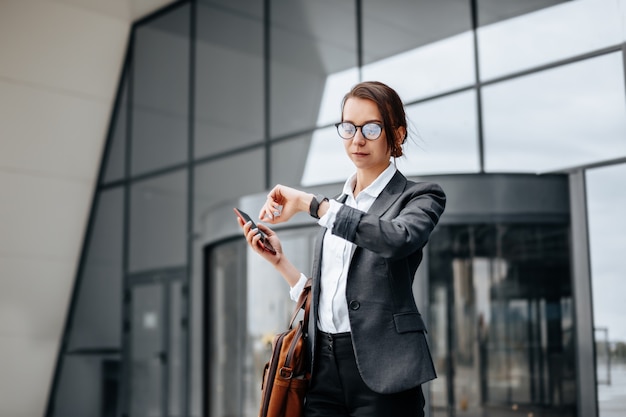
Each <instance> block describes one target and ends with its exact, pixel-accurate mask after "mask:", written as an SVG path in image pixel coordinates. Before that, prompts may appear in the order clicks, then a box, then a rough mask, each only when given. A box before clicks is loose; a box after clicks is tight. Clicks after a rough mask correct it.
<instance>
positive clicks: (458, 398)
mask: <svg viewBox="0 0 626 417" xmlns="http://www.w3.org/2000/svg"><path fill="white" fill-rule="evenodd" d="M568 242H569V241H568V227H567V225H555V224H543V225H542V224H512V225H503V224H494V225H464V226H442V227H440V228H438V229H437V231H436V232H435V233H434V234H433V237H432V238H431V242H430V248H429V264H428V265H429V277H430V278H429V279H430V328H429V331H430V337H431V347H432V350H433V356H434V359H435V365H436V367H437V371H438V374H439V378H438V379H436V380H435V381H433V382H432V383H431V384H430V386H431V416H435V417H452V416H481V417H490V416H507V415H509V413H511V415H535V416H552V415H557V414H558V415H559V416H571V417H574V416H575V415H576V413H575V411H576V410H575V404H576V399H575V389H576V379H575V369H574V346H573V335H572V326H573V311H572V297H571V284H570V282H571V277H570V272H569V260H568V259H569V255H568V253H569V243H568ZM555 413H557V414H555Z"/></svg>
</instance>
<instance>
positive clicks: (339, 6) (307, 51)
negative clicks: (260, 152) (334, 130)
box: [269, 0, 358, 138]
mask: <svg viewBox="0 0 626 417" xmlns="http://www.w3.org/2000/svg"><path fill="white" fill-rule="evenodd" d="M270 21H271V27H270V29H271V34H270V39H271V45H270V52H271V55H272V56H271V62H270V67H271V68H270V76H271V80H270V90H271V91H269V97H270V100H271V103H270V105H271V109H270V117H271V120H270V135H271V136H272V137H273V138H276V137H280V136H285V135H288V134H292V133H295V132H301V131H303V130H307V129H311V128H313V127H315V126H316V124H318V120H319V115H320V114H326V115H328V114H331V115H332V117H334V118H338V117H339V116H338V115H339V101H332V100H331V98H332V99H334V97H331V98H326V99H323V97H324V91H325V86H327V81H328V77H329V76H330V75H331V74H336V73H341V72H342V71H345V70H348V69H353V68H355V67H356V66H357V53H356V52H357V43H356V36H355V34H356V12H355V2H354V1H352V0H333V1H328V0H326V1H307V0H273V1H272V7H271V15H270ZM333 81H336V80H335V79H333ZM356 81H358V80H357V79H356V78H354V79H347V80H342V81H341V82H340V83H339V85H338V84H337V83H335V82H333V83H332V85H329V86H328V87H333V88H339V91H340V92H341V93H342V94H345V92H347V90H348V89H349V87H351V86H352V85H353V84H355V83H356ZM320 103H321V104H323V105H330V110H324V109H322V110H320ZM324 120H327V119H324Z"/></svg>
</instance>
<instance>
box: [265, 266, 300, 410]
mask: <svg viewBox="0 0 626 417" xmlns="http://www.w3.org/2000/svg"><path fill="white" fill-rule="evenodd" d="M310 293H311V279H310V278H309V280H308V281H307V283H306V285H305V286H304V289H303V290H302V293H301V294H300V298H299V299H298V304H297V305H296V309H295V311H294V312H293V315H292V316H291V321H290V322H289V329H288V330H287V331H285V332H283V333H279V334H277V335H276V336H275V337H274V341H273V342H272V356H271V357H270V360H269V362H267V364H265V369H264V371H263V383H262V385H261V390H262V394H261V410H260V412H259V417H300V416H302V415H304V396H305V394H306V390H307V388H308V385H309V379H310V378H311V374H310V373H309V370H308V367H307V364H306V337H307V336H306V334H307V331H308V330H307V329H308V322H309V310H310V305H311V300H310ZM303 308H304V317H303V319H302V320H300V321H299V322H298V323H296V324H295V325H294V322H295V321H296V318H297V316H298V313H299V312H300V310H301V309H303Z"/></svg>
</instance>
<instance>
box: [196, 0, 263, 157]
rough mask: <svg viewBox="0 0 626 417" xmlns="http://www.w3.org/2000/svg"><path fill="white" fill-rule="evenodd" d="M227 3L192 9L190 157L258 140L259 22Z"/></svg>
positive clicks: (260, 111)
mask: <svg viewBox="0 0 626 417" xmlns="http://www.w3.org/2000/svg"><path fill="white" fill-rule="evenodd" d="M230 3H234V2H230ZM232 7H234V5H229V6H220V7H216V6H215V5H214V4H204V3H199V4H198V7H197V9H196V10H197V13H196V17H195V18H196V19H197V39H196V43H195V64H196V70H195V77H196V79H195V85H194V87H195V91H194V98H195V109H194V111H195V114H194V123H195V126H194V129H195V130H194V138H195V147H194V153H195V158H199V157H203V156H207V155H214V154H216V153H219V152H225V151H228V150H231V149H234V148H237V147H242V146H245V145H249V144H253V143H258V142H261V141H262V140H263V132H264V130H263V129H264V121H263V117H264V111H265V107H264V101H263V94H264V92H263V24H262V23H263V21H262V18H259V17H258V16H255V15H254V14H252V12H253V11H254V8H253V9H251V10H249V11H246V12H245V13H242V12H241V11H237V10H232ZM257 8H258V6H257Z"/></svg>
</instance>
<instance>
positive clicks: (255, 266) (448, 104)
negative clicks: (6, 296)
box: [46, 0, 626, 417]
mask: <svg viewBox="0 0 626 417" xmlns="http://www.w3.org/2000/svg"><path fill="white" fill-rule="evenodd" d="M624 22H626V1H624V0H574V1H557V0H536V1H532V2H529V1H526V0H519V1H515V0H513V1H507V2H498V1H492V0H472V1H470V0H466V1H458V0H438V1H436V2H434V1H426V0H417V1H412V2H410V1H401V0H393V1H387V0H315V1H311V0H263V1H261V0H257V1H253V0H236V1H226V0H193V1H191V0H188V1H179V2H176V3H174V4H172V5H170V6H169V7H167V8H165V9H163V10H161V11H159V12H157V13H155V14H153V15H151V16H149V17H147V18H145V19H143V20H141V21H138V22H136V23H135V24H134V25H133V29H132V31H131V35H130V39H129V45H128V52H127V56H126V60H125V64H124V67H123V71H122V74H121V77H120V83H119V90H118V94H117V99H116V102H115V107H114V109H113V112H112V118H111V124H110V129H109V135H108V138H107V143H106V146H105V150H104V153H103V157H102V164H101V169H100V175H99V178H98V183H97V186H96V190H95V193H94V199H93V205H92V211H91V216H90V221H89V225H88V228H87V231H86V235H85V240H84V247H83V251H82V255H81V260H80V264H79V266H78V271H77V276H76V284H75V287H74V291H73V294H72V298H71V303H70V305H69V309H68V317H67V323H66V326H65V330H64V334H63V338H62V341H61V344H60V351H59V356H58V361H57V367H56V371H55V374H54V379H53V381H52V384H51V393H50V401H49V404H48V407H47V411H46V415H47V416H48V417H61V416H74V415H77V416H79V415H89V416H104V417H109V416H128V417H131V416H132V417H143V416H146V417H147V416H157V417H158V416H170V417H174V416H181V417H182V416H185V417H187V416H190V417H201V416H206V417H208V416H215V417H227V416H250V417H252V416H256V415H257V412H258V404H259V396H260V393H261V391H260V378H261V372H262V366H263V364H264V363H265V361H266V360H267V354H268V345H267V342H268V340H270V338H271V336H272V335H273V333H275V332H276V331H279V330H281V329H282V328H283V327H284V326H285V325H286V323H287V319H288V316H289V314H290V312H291V309H292V306H293V304H292V302H291V300H290V299H289V295H288V290H287V287H286V284H285V283H284V281H282V279H281V278H280V277H279V276H277V273H276V272H275V271H274V270H273V268H271V267H270V266H268V265H267V264H266V263H264V262H263V261H262V260H261V259H260V258H259V257H258V256H255V255H254V253H252V252H250V251H249V249H248V248H247V246H246V244H245V241H244V240H243V239H242V237H241V234H240V231H239V229H238V227H237V223H236V220H235V216H234V215H233V213H232V207H233V206H235V205H236V206H240V207H241V208H242V209H244V210H245V211H248V212H255V211H256V210H257V209H258V207H259V206H260V204H261V201H263V196H264V195H265V193H266V192H267V189H269V188H271V187H272V186H273V185H274V184H276V183H282V184H286V185H291V186H296V187H301V188H306V189H308V190H311V191H316V192H317V191H320V192H324V193H326V194H327V195H335V194H337V193H338V192H339V191H340V190H341V186H342V184H343V181H344V180H345V178H346V177H347V176H348V175H350V174H351V170H352V166H351V164H350V163H349V161H348V159H347V158H346V157H345V155H344V151H343V145H342V143H341V139H339V138H338V137H337V134H336V132H335V130H334V127H333V124H334V123H335V122H337V121H338V120H339V118H340V101H341V98H342V96H343V94H344V93H345V92H346V91H347V90H348V89H349V88H350V87H351V86H352V85H354V84H355V83H357V82H359V81H361V80H374V79H375V80H380V81H383V82H385V83H387V84H389V85H390V86H391V87H393V88H394V89H396V90H397V91H398V92H399V94H400V96H401V97H402V98H403V100H404V101H405V105H406V108H407V113H408V116H409V124H410V129H409V131H410V133H409V135H410V140H409V142H408V143H407V147H406V149H405V150H406V156H405V157H403V158H401V159H399V160H398V161H397V165H398V168H399V169H400V170H401V171H402V172H403V173H404V174H405V175H407V176H409V177H411V178H413V179H415V180H427V181H434V182H438V183H440V184H441V185H442V186H443V188H444V190H445V191H446V193H447V195H448V198H449V203H448V207H447V209H446V212H445V213H444V216H443V217H442V220H441V223H440V224H439V226H438V227H437V229H436V230H435V232H434V234H433V235H432V238H431V240H430V243H429V244H428V245H427V250H426V253H425V258H424V263H423V265H422V267H421V268H420V269H419V271H418V276H417V277H416V278H417V279H416V281H415V288H414V291H415V295H416V298H417V301H418V305H419V306H420V308H421V310H422V311H423V312H424V315H425V316H426V318H427V327H428V329H429V333H428V335H429V343H430V346H431V348H432V352H433V356H434V359H435V365H436V368H437V372H438V374H439V377H438V378H437V379H436V380H435V381H433V382H430V383H428V384H427V385H426V386H425V393H426V398H427V415H429V416H431V417H452V416H468V417H470V416H472V417H473V416H509V415H512V416H515V415H532V416H534V417H538V416H546V417H548V416H567V417H569V416H571V417H574V416H577V417H595V416H599V417H614V416H622V415H625V414H626V395H625V394H624V392H626V326H623V325H622V318H623V317H624V315H625V314H626V307H625V304H624V303H623V302H622V300H621V296H620V291H619V288H621V287H620V284H621V280H623V278H624V277H625V276H626V266H625V264H624V262H623V260H622V259H621V257H622V253H623V252H624V250H625V249H626V222H625V221H624V216H623V214H622V212H623V207H624V206H626V187H625V186H624V184H623V182H624V179H626V87H625V84H626V82H625V80H626V75H625V74H626V72H625V64H624V63H625V62H626V52H625V51H626V46H625V45H626V24H625V23H624ZM277 230H278V231H279V234H280V236H281V240H282V242H283V246H284V249H285V252H286V253H287V254H288V255H289V257H290V258H291V259H292V261H293V262H294V264H296V265H297V266H298V267H299V268H300V269H301V270H302V271H304V272H305V273H306V272H309V271H310V267H311V254H312V245H313V241H314V237H315V235H316V230H317V226H316V225H315V223H314V222H313V221H312V220H311V219H309V218H306V217H305V216H304V217H296V219H294V221H293V222H290V224H288V225H283V226H282V227H278V228H277ZM616 290H617V291H616Z"/></svg>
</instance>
